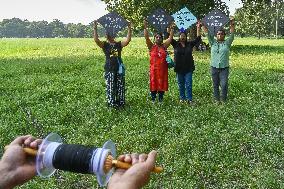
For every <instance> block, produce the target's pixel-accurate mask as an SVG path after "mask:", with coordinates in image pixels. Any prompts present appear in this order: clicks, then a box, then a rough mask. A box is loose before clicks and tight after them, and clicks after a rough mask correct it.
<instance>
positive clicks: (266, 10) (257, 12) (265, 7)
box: [235, 0, 284, 38]
mask: <svg viewBox="0 0 284 189" xmlns="http://www.w3.org/2000/svg"><path fill="white" fill-rule="evenodd" d="M243 3H244V5H243V7H242V8H240V9H238V10H237V11H236V13H235V18H236V20H237V23H238V25H237V27H236V32H237V33H239V34H241V35H242V36H244V35H254V36H258V38H260V37H261V36H271V35H275V33H276V32H275V30H276V26H275V25H276V20H278V23H279V21H280V18H281V17H284V1H283V0H277V1H267V0H266V1H243ZM277 11H278V15H277ZM280 23H281V22H280ZM279 26H280V27H279V31H278V33H280V34H282V35H284V30H283V29H284V28H283V27H282V25H280V24H279Z"/></svg>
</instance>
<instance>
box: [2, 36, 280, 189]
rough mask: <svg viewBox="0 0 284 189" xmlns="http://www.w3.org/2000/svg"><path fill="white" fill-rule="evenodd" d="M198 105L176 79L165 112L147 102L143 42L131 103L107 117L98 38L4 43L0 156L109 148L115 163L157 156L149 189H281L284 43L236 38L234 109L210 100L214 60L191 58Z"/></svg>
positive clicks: (71, 179) (135, 44)
mask: <svg viewBox="0 0 284 189" xmlns="http://www.w3.org/2000/svg"><path fill="white" fill-rule="evenodd" d="M194 57H195V62H196V71H195V72H194V78H193V98H194V101H195V102H196V103H197V105H196V106H194V107H191V106H188V105H184V104H180V103H179V102H178V89H177V84H176V80H175V73H174V72H173V70H172V69H171V70H170V72H169V73H170V74H169V91H168V92H167V93H166V96H165V101H164V102H163V103H162V104H154V105H152V104H151V103H150V102H149V100H148V92H149V89H148V70H149V58H148V53H147V49H146V45H145V42H144V40H143V39H138V38H136V39H133V40H132V42H131V43H130V45H129V46H127V47H126V48H125V49H124V51H123V59H124V63H125V64H126V67H127V68H126V69H127V72H126V83H127V84H126V86H127V92H126V95H127V96H126V98H127V99H126V100H127V106H126V108H125V110H123V111H117V110H113V109H108V108H107V107H106V100H105V82H104V78H103V64H104V55H103V54H102V51H101V50H100V49H99V48H98V47H97V46H96V45H95V44H94V42H93V40H92V39H0V78H1V82H0V140H1V141H0V149H1V150H0V155H1V154H2V153H3V148H4V146H5V145H6V144H8V143H10V141H11V140H13V139H14V138H15V137H16V136H17V135H22V134H32V135H34V136H37V137H45V136H46V135H47V134H48V133H50V132H56V133H58V134H59V135H61V136H62V138H63V139H64V142H66V143H69V144H71V143H76V144H84V145H94V146H102V145H103V143H104V142H105V141H107V140H109V139H112V140H113V141H114V142H115V143H116V145H117V150H118V154H121V153H131V152H149V151H150V150H152V149H156V150H158V159H157V164H159V165H162V166H164V168H165V171H164V173H162V174H160V175H153V176H152V179H151V182H150V183H149V185H147V187H145V188H165V189H171V188H175V189H187V188H284V153H283V151H284V120H283V117H284V98H283V97H284V95H283V94H284V40H283V39H282V40H268V39H263V40H257V39H253V38H245V39H241V38H236V39H235V41H234V43H233V47H232V49H231V57H230V60H231V70H230V82H229V100H228V103H227V104H225V105H216V104H214V103H213V101H212V86H211V85H212V83H211V77H210V71H209V70H210V67H209V52H206V53H201V52H195V53H194ZM97 187H98V186H97V182H96V177H95V176H92V175H81V174H73V173H67V172H62V171H59V172H57V173H56V174H55V175H54V176H53V177H52V178H51V179H49V180H42V179H41V178H38V177H37V178H35V179H34V180H32V181H30V182H29V183H27V184H26V185H24V186H23V187H22V188H81V189H85V188H97Z"/></svg>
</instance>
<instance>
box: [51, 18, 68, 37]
mask: <svg viewBox="0 0 284 189" xmlns="http://www.w3.org/2000/svg"><path fill="white" fill-rule="evenodd" d="M49 26H50V27H51V28H52V34H51V36H52V37H65V35H66V33H65V28H64V24H63V22H61V21H60V20H58V19H54V20H53V21H52V22H50V23H49Z"/></svg>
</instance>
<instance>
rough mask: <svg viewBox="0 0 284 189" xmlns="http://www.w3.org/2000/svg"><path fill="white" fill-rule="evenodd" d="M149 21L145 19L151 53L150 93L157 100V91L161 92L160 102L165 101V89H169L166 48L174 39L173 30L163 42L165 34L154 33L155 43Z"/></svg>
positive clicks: (147, 41) (145, 32) (147, 42)
mask: <svg viewBox="0 0 284 189" xmlns="http://www.w3.org/2000/svg"><path fill="white" fill-rule="evenodd" d="M147 28H148V23H147V21H146V20H145V21H144V36H145V39H146V45H147V47H148V49H149V51H150V52H149V53H150V93H151V100H152V102H155V100H156V96H157V93H158V94H159V98H158V100H159V102H162V101H163V97H164V94H165V91H167V90H168V65H167V62H166V57H167V52H166V49H167V48H168V47H169V46H170V44H171V41H172V39H173V30H171V31H170V36H169V38H168V39H167V40H165V42H164V43H163V35H162V34H161V33H156V34H155V35H154V43H153V42H152V41H151V40H150V37H149V33H148V29H147Z"/></svg>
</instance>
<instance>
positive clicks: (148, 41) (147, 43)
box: [144, 20, 153, 50]
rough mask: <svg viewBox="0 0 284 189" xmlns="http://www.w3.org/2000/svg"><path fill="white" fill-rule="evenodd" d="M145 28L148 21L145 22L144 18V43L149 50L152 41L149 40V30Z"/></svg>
mask: <svg viewBox="0 0 284 189" xmlns="http://www.w3.org/2000/svg"><path fill="white" fill-rule="evenodd" d="M147 28H148V23H147V21H146V20H144V37H145V40H146V45H147V47H148V49H149V50H150V49H151V48H152V46H153V43H152V41H151V40H150V37H149V32H148V29H147Z"/></svg>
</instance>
